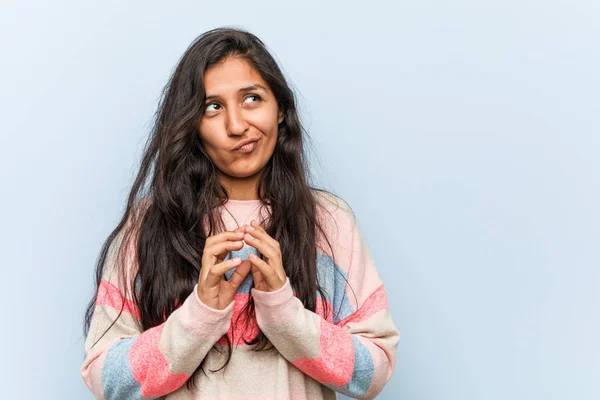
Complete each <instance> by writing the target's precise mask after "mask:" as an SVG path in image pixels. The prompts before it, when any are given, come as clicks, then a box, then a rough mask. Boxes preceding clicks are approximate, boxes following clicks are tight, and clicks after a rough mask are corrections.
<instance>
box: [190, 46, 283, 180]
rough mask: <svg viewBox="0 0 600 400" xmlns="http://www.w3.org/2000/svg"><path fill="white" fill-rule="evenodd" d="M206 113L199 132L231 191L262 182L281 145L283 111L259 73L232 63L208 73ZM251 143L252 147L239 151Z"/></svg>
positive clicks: (237, 60)
mask: <svg viewBox="0 0 600 400" xmlns="http://www.w3.org/2000/svg"><path fill="white" fill-rule="evenodd" d="M204 85H205V91H206V101H205V103H206V104H205V108H204V113H203V115H202V118H201V119H200V122H199V126H198V131H199V134H200V139H201V140H202V142H203V143H204V147H205V149H206V151H207V153H208V155H209V157H210V158H211V160H212V161H213V163H214V164H215V167H216V168H217V177H218V178H219V180H220V181H221V183H222V184H223V185H224V186H225V187H227V188H228V189H229V188H231V187H232V186H234V185H236V184H237V183H240V182H239V181H240V180H242V181H246V183H250V182H247V181H251V182H253V183H256V182H258V179H259V178H260V175H261V174H262V170H263V169H264V167H265V165H266V164H267V162H268V161H269V159H270V158H271V155H272V154H273V150H274V148H275V143H276V142H277V127H278V125H279V123H280V122H281V121H283V112H280V111H279V109H278V106H277V101H276V99H275V96H274V95H273V93H272V92H271V89H270V88H269V87H268V85H267V83H266V82H265V81H264V80H263V79H262V78H261V76H260V74H259V73H258V72H257V71H256V70H255V69H254V68H253V67H252V66H251V65H250V64H249V63H248V62H247V61H245V60H243V59H240V58H233V57H230V58H228V59H227V60H226V61H225V62H223V63H222V64H217V65H213V66H211V67H210V68H208V69H207V70H206V72H205V74H204ZM249 139H252V140H256V142H255V143H254V144H251V145H250V147H248V146H244V148H242V149H237V150H236V149H235V148H236V146H238V145H239V144H240V143H242V142H244V141H247V140H249Z"/></svg>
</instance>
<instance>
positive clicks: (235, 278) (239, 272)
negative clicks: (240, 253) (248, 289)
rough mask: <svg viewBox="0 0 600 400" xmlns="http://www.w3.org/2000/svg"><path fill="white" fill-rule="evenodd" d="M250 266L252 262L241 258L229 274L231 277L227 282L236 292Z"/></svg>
mask: <svg viewBox="0 0 600 400" xmlns="http://www.w3.org/2000/svg"><path fill="white" fill-rule="evenodd" d="M251 266H252V263H251V262H250V261H248V260H242V262H241V263H240V265H238V266H237V268H236V269H235V271H234V272H233V274H231V277H230V278H229V280H228V281H227V282H229V284H230V285H231V287H232V288H233V289H234V290H235V291H236V292H237V290H238V288H239V287H240V286H241V285H242V283H243V282H244V279H246V276H247V275H248V272H250V268H251Z"/></svg>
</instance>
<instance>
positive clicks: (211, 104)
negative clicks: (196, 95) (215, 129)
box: [205, 103, 221, 111]
mask: <svg viewBox="0 0 600 400" xmlns="http://www.w3.org/2000/svg"><path fill="white" fill-rule="evenodd" d="M210 106H219V107H221V106H220V105H219V104H217V103H210V104H209V105H207V106H206V108H205V110H206V111H213V110H214V109H213V110H210V109H209V108H208V107H210Z"/></svg>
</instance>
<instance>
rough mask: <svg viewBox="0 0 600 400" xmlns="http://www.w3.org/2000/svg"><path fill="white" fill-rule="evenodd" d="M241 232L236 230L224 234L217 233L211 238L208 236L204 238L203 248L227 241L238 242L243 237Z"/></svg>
mask: <svg viewBox="0 0 600 400" xmlns="http://www.w3.org/2000/svg"><path fill="white" fill-rule="evenodd" d="M243 236H244V235H243V230H242V229H240V228H238V229H236V230H235V231H225V232H221V233H218V234H216V235H213V236H209V237H208V238H206V242H205V243H204V246H205V247H207V246H213V245H214V244H216V243H220V242H224V241H227V240H240V239H241V238H242V237H243Z"/></svg>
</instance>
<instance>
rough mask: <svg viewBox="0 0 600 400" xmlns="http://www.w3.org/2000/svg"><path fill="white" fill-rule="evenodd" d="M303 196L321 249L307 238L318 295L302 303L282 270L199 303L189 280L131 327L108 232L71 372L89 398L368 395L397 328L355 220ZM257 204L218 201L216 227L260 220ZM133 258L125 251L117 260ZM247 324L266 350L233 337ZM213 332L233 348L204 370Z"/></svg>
mask: <svg viewBox="0 0 600 400" xmlns="http://www.w3.org/2000/svg"><path fill="white" fill-rule="evenodd" d="M315 193H318V194H316V196H317V201H318V204H319V206H318V207H317V218H318V220H319V221H320V223H321V226H322V227H323V229H324V231H325V233H326V234H327V238H328V239H329V242H330V244H331V248H330V247H329V245H328V244H327V242H325V241H323V239H322V235H317V238H316V239H315V240H316V242H317V243H316V244H317V260H316V266H317V271H316V273H317V278H318V283H319V285H320V286H321V288H322V290H323V292H324V293H323V294H324V296H322V295H321V293H320V292H319V291H318V290H317V307H316V309H315V311H314V312H313V311H310V310H308V309H306V308H305V307H304V305H303V304H302V302H301V301H300V300H299V299H298V298H297V297H296V296H295V291H294V290H293V286H292V284H291V282H290V279H289V277H288V278H287V279H286V282H285V284H284V286H283V287H281V288H280V289H278V290H276V291H274V292H264V291H259V290H257V289H255V288H254V287H253V284H252V283H253V281H252V275H251V273H249V274H248V276H247V277H246V278H245V280H244V282H243V283H242V285H241V286H240V287H239V289H238V290H237V292H236V295H235V297H234V300H233V301H232V302H231V303H230V304H229V305H228V306H227V307H226V308H225V309H223V310H217V309H213V308H211V307H209V306H207V305H205V304H204V303H203V302H202V301H201V300H200V298H199V297H198V294H197V284H196V286H194V289H193V290H192V292H191V293H190V294H189V296H187V298H186V300H185V301H184V302H183V303H182V304H181V305H180V306H179V307H178V308H177V309H175V311H174V312H172V313H171V314H170V315H169V316H168V317H166V318H165V321H164V322H163V323H162V324H160V325H158V326H155V327H153V328H150V329H147V330H145V331H142V329H141V328H140V326H139V323H138V321H139V311H138V308H137V307H136V305H135V303H134V302H133V300H132V299H131V297H125V299H124V301H123V293H124V292H123V290H122V288H121V287H120V285H121V283H120V279H119V276H120V275H119V274H121V273H125V276H126V279H130V277H131V276H133V273H132V272H131V271H132V270H126V271H125V272H123V271H121V270H118V269H117V268H116V265H117V263H116V260H115V257H116V252H115V248H116V247H117V246H115V244H118V243H120V240H122V238H121V236H120V235H117V239H116V240H115V243H114V244H113V246H111V248H110V250H109V254H108V256H107V262H106V263H105V265H104V269H103V273H102V280H101V283H100V286H99V288H98V296H97V299H96V303H95V306H94V310H93V314H92V319H91V325H90V330H89V332H88V335H87V337H86V340H85V348H84V350H85V359H84V362H83V365H82V367H81V371H80V372H81V376H82V378H83V380H84V382H85V384H86V386H87V387H88V388H89V390H90V391H91V392H92V393H93V395H94V396H95V398H97V399H107V400H112V399H119V400H134V399H136V400H138V399H158V398H160V399H168V400H176V399H177V400H181V399H215V400H217V399H222V400H225V399H230V400H234V399H235V400H242V399H243V400H259V399H260V400H269V399H273V400H275V399H277V400H285V399H295V400H305V399H307V400H308V399H310V400H321V399H323V400H331V399H337V395H336V393H342V394H344V395H346V396H349V397H352V398H359V399H372V398H375V396H376V395H378V394H379V393H380V392H381V390H382V389H383V387H384V386H385V385H386V383H387V382H388V381H389V380H390V377H391V376H392V373H393V371H394V367H395V361H396V350H397V346H398V342H399V338H400V335H399V331H398V329H397V328H396V326H395V324H394V322H393V320H392V318H391V315H390V312H389V309H388V301H387V296H386V289H385V286H384V284H383V281H382V278H381V276H380V274H379V272H378V270H377V267H376V266H375V263H374V261H373V258H372V256H371V254H370V252H369V248H368V246H367V243H366V240H365V238H364V236H363V235H362V233H361V231H360V229H359V225H358V221H357V219H356V217H355V216H354V214H353V213H352V211H351V209H350V208H349V206H348V205H347V204H346V203H344V202H342V201H341V200H340V199H339V198H338V197H335V196H333V195H331V194H328V193H322V192H316V191H315ZM260 205H261V202H260V200H231V199H229V200H228V201H227V202H226V203H225V205H223V206H221V207H220V210H219V212H220V213H221V216H222V218H223V222H224V223H225V227H226V229H227V230H234V229H236V228H237V227H238V223H239V225H240V226H241V225H243V224H250V221H251V220H252V219H256V220H257V221H258V222H260V221H261V219H260V218H261V217H263V218H264V217H265V216H266V214H265V212H268V207H269V205H266V206H265V207H260ZM250 253H254V254H257V255H258V254H259V253H258V251H257V249H255V248H254V247H251V246H249V245H248V244H246V243H244V247H243V248H242V249H240V250H239V251H230V252H229V253H228V254H227V257H226V259H229V258H233V257H240V258H241V259H242V260H244V259H248V255H249V254H250ZM134 259H135V258H133V259H132V258H131V257H130V258H128V260H129V261H128V263H127V264H128V268H131V265H133V264H134V261H133V260H134ZM129 264H131V265H129ZM233 271H234V270H233V269H232V270H230V271H228V272H227V273H226V276H227V278H228V277H229V276H231V274H232V273H233ZM250 296H251V297H253V299H254V303H255V318H252V319H251V320H249V321H246V320H245V319H244V315H245V314H244V313H242V309H243V307H244V304H246V302H247V301H248V299H249V297H250ZM121 309H122V312H120V311H121ZM325 310H327V313H326V314H325ZM240 314H242V317H241V318H240V319H239V320H238V319H237V317H238V316H239V315H240ZM325 315H326V317H325ZM117 317H118V318H117ZM115 320H116V322H115ZM109 327H110V329H108V331H107V332H106V333H105V331H106V330H107V328H109ZM259 328H260V330H262V332H263V333H264V334H265V335H266V336H267V338H268V339H269V341H270V343H272V344H273V346H274V348H273V349H271V350H268V351H253V350H252V346H250V345H246V343H245V342H244V340H243V338H246V340H250V339H252V338H254V337H255V335H256V333H257V332H258V329H259ZM103 334H104V335H103ZM102 335H103V336H102ZM224 335H227V336H228V337H229V339H230V341H231V343H232V346H233V349H232V350H233V351H232V354H231V358H230V360H229V364H228V365H227V367H225V368H223V369H221V370H220V371H218V372H210V371H211V370H213V371H214V370H216V369H219V368H220V367H221V366H222V365H223V364H224V362H225V361H226V357H227V342H226V341H225V339H224V337H223V336H224ZM100 337H101V338H100ZM98 338H100V340H99V341H98V342H97V343H95V342H96V341H97V340H98ZM94 343H95V344H94ZM204 359H206V361H205V364H204V371H206V375H205V374H203V373H202V372H201V371H199V372H198V373H196V374H195V375H194V379H195V382H194V383H195V388H194V387H192V389H188V388H187V385H186V382H187V381H188V379H190V377H191V376H192V374H193V373H194V371H195V370H196V368H198V366H199V365H200V363H201V362H202V360H204Z"/></svg>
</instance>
